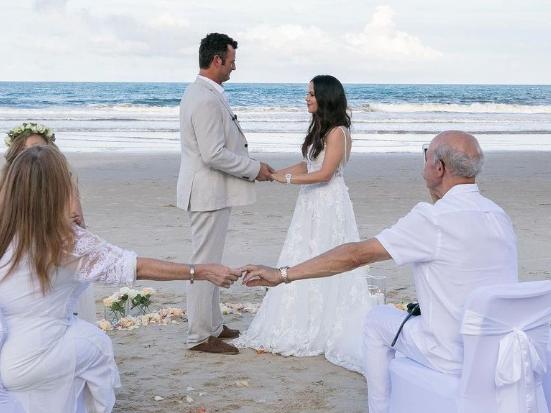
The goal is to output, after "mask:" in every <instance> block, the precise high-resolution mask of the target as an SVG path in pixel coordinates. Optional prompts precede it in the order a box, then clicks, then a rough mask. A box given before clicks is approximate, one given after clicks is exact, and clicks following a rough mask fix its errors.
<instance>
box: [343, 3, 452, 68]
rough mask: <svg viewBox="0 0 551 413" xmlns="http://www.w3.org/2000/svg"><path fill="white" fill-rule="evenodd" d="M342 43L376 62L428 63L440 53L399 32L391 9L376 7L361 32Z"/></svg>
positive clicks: (417, 39) (349, 34) (349, 35)
mask: <svg viewBox="0 0 551 413" xmlns="http://www.w3.org/2000/svg"><path fill="white" fill-rule="evenodd" d="M344 40H345V42H346V45H347V47H348V49H349V50H352V51H357V52H358V53H360V54H363V55H365V56H369V57H372V58H376V59H383V60H392V61H404V60H408V61H411V60H431V59H435V58H437V57H440V56H442V53H441V52H439V51H438V50H435V49H433V48H431V47H429V46H425V45H424V44H423V43H422V42H421V40H420V39H419V38H418V37H416V36H414V35H411V34H409V33H406V32H403V31H400V30H398V29H397V28H396V23H395V22H394V10H393V9H392V8H391V7H390V6H379V7H377V9H376V10H375V13H374V14H373V16H372V17H371V19H370V20H369V22H368V23H367V24H366V26H365V28H364V30H363V31H362V32H360V33H347V34H345V35H344Z"/></svg>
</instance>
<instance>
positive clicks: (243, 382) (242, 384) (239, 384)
mask: <svg viewBox="0 0 551 413" xmlns="http://www.w3.org/2000/svg"><path fill="white" fill-rule="evenodd" d="M235 384H236V386H237V387H249V381H248V380H237V381H236V382H235Z"/></svg>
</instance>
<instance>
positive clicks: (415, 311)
mask: <svg viewBox="0 0 551 413" xmlns="http://www.w3.org/2000/svg"><path fill="white" fill-rule="evenodd" d="M418 310H419V303H416V304H415V305H413V306H412V307H411V309H410V306H409V304H408V313H409V314H408V315H407V316H406V318H404V321H402V324H400V327H399V328H398V332H397V333H396V335H395V336H394V340H392V344H391V345H390V347H394V344H396V341H398V337H399V336H400V333H401V332H402V328H404V324H406V321H408V320H409V319H410V318H411V317H413V316H416V315H419V314H421V312H420V311H418Z"/></svg>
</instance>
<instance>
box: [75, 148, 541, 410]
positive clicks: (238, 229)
mask: <svg viewBox="0 0 551 413" xmlns="http://www.w3.org/2000/svg"><path fill="white" fill-rule="evenodd" d="M486 155H487V156H486V165H485V169H484V172H483V174H482V176H481V178H480V180H479V185H480V188H481V190H482V192H483V194H485V195H486V196H488V197H489V198H491V199H493V200H494V201H496V202H497V203H498V204H499V205H501V206H502V207H503V208H504V209H505V210H506V211H507V212H508V213H509V215H510V216H511V218H512V220H513V223H514V227H515V229H516V231H517V236H518V246H519V274H520V277H521V279H522V280H524V281H531V280H540V279H546V278H550V276H551V254H550V253H549V251H550V245H551V162H549V161H550V160H551V153H549V152H490V153H487V154H486ZM256 157H257V158H258V159H260V160H263V161H266V162H269V163H270V164H272V165H273V166H274V167H276V168H277V167H281V166H284V165H287V164H289V163H291V162H296V161H298V159H299V158H298V155H297V156H291V155H278V154H258V155H257V156H256ZM68 158H69V161H70V163H71V165H72V167H73V169H74V171H75V172H76V173H77V175H78V177H79V185H80V191H81V195H82V203H83V207H84V212H85V216H86V222H87V225H88V226H89V229H90V230H91V231H92V232H94V233H96V234H98V235H100V236H101V237H103V238H105V239H107V240H108V241H110V242H112V243H115V244H117V245H120V246H121V247H125V248H130V249H134V250H135V251H136V252H137V253H138V254H139V255H142V256H150V257H156V258H163V259H169V260H175V261H180V262H186V261H187V259H188V258H189V256H190V253H191V243H190V231H189V222H188V218H187V214H186V213H185V211H181V210H179V209H177V208H175V188H176V179H177V172H178V166H179V155H178V154H173V153H172V154H154V155H145V154H118V153H101V154H76V153H74V154H69V155H68ZM422 166H423V160H422V156H421V154H420V153H419V154H418V155H416V154H371V155H370V154H354V155H353V156H352V159H351V161H350V163H349V165H348V168H347V171H346V180H347V183H348V186H349V189H350V195H351V198H352V201H353V203H354V207H355V212H356V217H357V222H358V225H359V230H360V234H361V236H362V238H369V237H371V236H373V235H375V234H377V233H378V232H379V231H381V230H382V229H384V228H385V227H387V226H389V225H391V224H392V223H394V222H395V221H396V220H397V219H398V218H399V217H401V216H403V215H404V214H405V213H407V212H408V211H409V210H410V209H411V208H412V207H413V206H414V205H415V203H417V202H419V201H428V199H429V198H428V194H427V192H426V190H425V188H424V182H423V179H422V177H421V168H422ZM297 191H298V187H296V186H285V185H281V184H276V183H262V184H257V194H258V200H257V203H256V204H255V205H252V206H249V207H245V208H239V209H235V210H234V211H233V214H232V219H231V223H230V230H229V234H228V240H227V244H226V251H225V255H224V263H225V264H228V265H232V266H239V265H242V264H246V263H249V262H253V263H263V264H270V265H274V264H275V263H276V261H277V258H278V254H279V250H280V248H281V245H282V244H283V241H284V238H285V234H286V231H287V227H288V224H289V222H290V219H291V215H292V211H293V208H294V203H295V199H296V195H297ZM371 272H372V273H373V274H384V275H386V276H387V277H388V288H389V290H390V292H389V297H390V300H391V301H396V302H400V301H401V300H409V299H410V298H413V297H414V296H415V292H414V289H413V286H412V281H411V279H410V273H409V271H408V269H407V268H397V267H395V266H394V264H393V263H392V262H386V263H381V264H376V265H373V266H372V267H371ZM138 285H139V286H142V285H147V286H152V287H154V288H156V289H157V290H158V292H159V293H158V295H156V296H155V304H154V306H163V307H168V306H175V307H182V308H185V287H184V283H181V282H180V283H178V282H170V283H152V282H150V283H139V284H138ZM113 290H114V289H113V288H107V287H103V286H96V299H97V312H98V318H102V317H103V306H102V304H101V298H102V297H105V296H107V295H109V294H110V293H111V292H112V291H113ZM263 294H264V292H263V290H262V289H246V288H244V287H242V286H240V285H239V286H234V287H232V288H231V289H230V290H225V291H223V293H222V302H229V303H245V302H252V303H258V302H260V301H261V299H262V297H263ZM251 317H252V315H251V314H242V315H231V316H228V317H227V319H226V321H227V322H228V324H230V325H231V326H232V327H237V328H240V329H242V330H243V329H246V327H247V325H248V324H249V322H250V320H251ZM109 335H110V337H111V338H112V340H113V343H114V348H115V353H116V357H117V362H118V365H119V369H120V374H121V381H122V388H121V389H120V392H119V394H118V400H117V404H116V407H115V410H114V411H115V412H118V413H122V412H135V413H138V412H144V413H145V412H148V413H150V412H259V411H262V412H365V411H367V407H366V406H367V391H366V386H365V382H364V378H363V377H362V376H360V375H359V374H356V373H352V372H349V371H347V370H344V369H342V368H340V367H336V366H334V365H332V364H330V363H329V362H327V361H326V360H325V359H324V358H323V357H322V356H319V357H311V358H300V359H297V358H285V357H281V356H277V355H272V354H257V352H255V351H253V350H245V351H242V352H241V353H240V354H239V355H237V356H216V355H210V354H196V353H190V352H187V351H186V350H185V348H184V341H185V336H186V323H181V324H171V325H167V326H158V325H154V326H148V327H142V328H140V329H136V330H132V331H111V332H109ZM155 396H160V397H161V398H162V400H155ZM157 399H159V398H157Z"/></svg>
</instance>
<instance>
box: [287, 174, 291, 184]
mask: <svg viewBox="0 0 551 413" xmlns="http://www.w3.org/2000/svg"><path fill="white" fill-rule="evenodd" d="M292 177H293V175H292V174H285V182H287V183H288V184H290V183H291V178H292Z"/></svg>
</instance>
